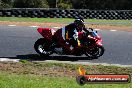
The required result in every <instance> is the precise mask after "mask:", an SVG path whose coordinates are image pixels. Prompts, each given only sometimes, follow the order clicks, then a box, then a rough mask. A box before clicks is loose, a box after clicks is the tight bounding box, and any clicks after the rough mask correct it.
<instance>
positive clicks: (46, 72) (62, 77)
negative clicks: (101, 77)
mask: <svg viewBox="0 0 132 88" xmlns="http://www.w3.org/2000/svg"><path fill="white" fill-rule="evenodd" d="M79 66H80V65H74V64H64V63H46V62H29V61H23V60H22V61H21V62H19V63H14V62H0V88H80V85H78V84H77V83H76V80H75V77H76V75H77V74H78V73H77V70H78V67H79ZM83 67H84V68H85V69H86V70H87V74H130V75H132V67H117V66H103V65H83ZM113 87H114V88H132V83H129V84H88V85H84V86H82V88H113Z"/></svg>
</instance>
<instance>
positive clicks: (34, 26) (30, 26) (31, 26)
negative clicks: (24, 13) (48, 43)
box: [29, 26, 38, 27]
mask: <svg viewBox="0 0 132 88" xmlns="http://www.w3.org/2000/svg"><path fill="white" fill-rule="evenodd" d="M29 27H38V26H29Z"/></svg>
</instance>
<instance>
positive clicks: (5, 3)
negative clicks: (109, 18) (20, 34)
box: [0, 0, 132, 10]
mask: <svg viewBox="0 0 132 88" xmlns="http://www.w3.org/2000/svg"><path fill="white" fill-rule="evenodd" d="M0 8H60V9H89V10H131V9H132V0H0Z"/></svg>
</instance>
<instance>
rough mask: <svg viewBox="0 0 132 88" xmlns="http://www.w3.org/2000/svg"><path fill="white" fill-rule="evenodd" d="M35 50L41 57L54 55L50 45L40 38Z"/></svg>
mask: <svg viewBox="0 0 132 88" xmlns="http://www.w3.org/2000/svg"><path fill="white" fill-rule="evenodd" d="M34 49H35V51H36V52H37V53H38V54H40V55H41V56H49V55H51V54H52V50H50V43H49V42H48V41H47V40H46V39H44V38H40V39H38V40H37V41H36V42H35V44H34Z"/></svg>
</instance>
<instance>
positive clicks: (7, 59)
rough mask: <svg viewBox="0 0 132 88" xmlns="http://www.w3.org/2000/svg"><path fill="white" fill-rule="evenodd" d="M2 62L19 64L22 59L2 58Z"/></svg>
mask: <svg viewBox="0 0 132 88" xmlns="http://www.w3.org/2000/svg"><path fill="white" fill-rule="evenodd" d="M0 61H12V62H19V61H20V59H9V58H0Z"/></svg>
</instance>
